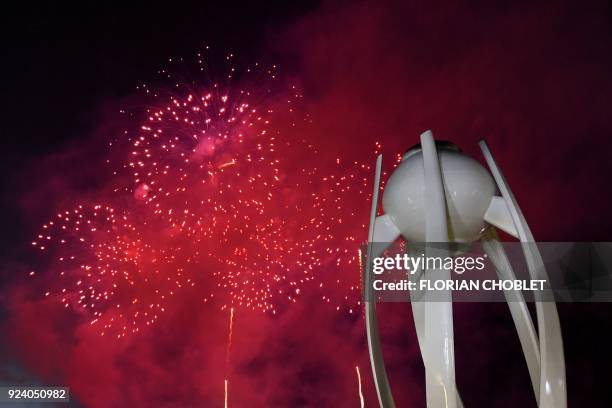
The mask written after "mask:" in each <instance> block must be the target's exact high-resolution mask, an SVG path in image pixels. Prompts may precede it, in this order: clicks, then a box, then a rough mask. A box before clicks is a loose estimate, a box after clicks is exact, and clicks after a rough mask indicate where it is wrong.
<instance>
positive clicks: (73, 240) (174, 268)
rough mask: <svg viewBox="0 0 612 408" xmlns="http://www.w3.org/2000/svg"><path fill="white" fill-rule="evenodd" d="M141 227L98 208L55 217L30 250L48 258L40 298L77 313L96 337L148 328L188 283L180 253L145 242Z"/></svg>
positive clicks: (171, 247) (161, 242)
mask: <svg viewBox="0 0 612 408" xmlns="http://www.w3.org/2000/svg"><path fill="white" fill-rule="evenodd" d="M146 236H147V228H146V224H144V223H136V222H135V221H134V220H133V219H132V218H131V216H130V215H129V214H128V213H121V212H118V211H116V210H115V209H114V208H112V207H110V206H104V205H100V204H91V205H78V206H76V207H75V208H73V209H71V210H65V211H62V212H58V213H57V214H56V216H55V217H54V218H53V219H51V220H49V221H48V222H47V223H46V224H44V225H43V226H42V228H41V231H40V233H39V234H38V236H37V239H36V240H34V241H32V246H33V247H35V248H37V249H38V250H39V251H41V252H42V253H44V254H45V255H46V256H48V257H49V259H48V260H47V262H46V264H47V265H48V271H47V272H48V273H47V276H49V277H52V279H50V280H49V281H50V282H49V284H48V287H47V290H46V292H45V296H48V297H49V296H50V297H54V298H57V299H59V301H60V302H61V303H62V304H63V305H64V306H65V307H67V308H68V307H72V308H73V309H75V310H78V311H80V312H81V313H82V314H83V315H84V316H85V317H86V318H87V319H89V321H90V324H91V325H95V326H96V327H97V328H99V331H100V334H101V335H115V336H117V337H123V336H125V335H126V334H129V333H135V332H138V331H139V330H140V328H141V327H142V326H143V325H150V324H152V323H154V322H155V321H156V320H157V319H158V318H159V316H160V315H161V314H162V313H163V312H164V311H165V308H166V303H167V302H168V299H169V298H171V297H172V296H174V295H175V294H176V293H177V291H179V290H180V289H181V288H183V287H186V286H193V285H194V282H193V281H192V280H191V279H190V278H189V277H186V276H185V274H184V273H183V270H184V269H183V268H184V265H180V262H178V261H177V259H178V257H177V254H178V253H180V251H181V248H180V247H178V246H175V245H171V244H170V242H169V241H167V240H163V239H158V240H150V239H147V238H146Z"/></svg>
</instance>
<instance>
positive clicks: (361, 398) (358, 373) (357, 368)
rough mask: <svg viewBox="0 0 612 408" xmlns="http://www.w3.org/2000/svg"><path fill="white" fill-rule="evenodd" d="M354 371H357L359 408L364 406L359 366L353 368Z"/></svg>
mask: <svg viewBox="0 0 612 408" xmlns="http://www.w3.org/2000/svg"><path fill="white" fill-rule="evenodd" d="M355 371H357V385H358V387H359V403H360V404H361V405H360V406H361V408H363V407H364V406H365V400H364V398H363V391H362V390H361V373H360V372H359V366H355Z"/></svg>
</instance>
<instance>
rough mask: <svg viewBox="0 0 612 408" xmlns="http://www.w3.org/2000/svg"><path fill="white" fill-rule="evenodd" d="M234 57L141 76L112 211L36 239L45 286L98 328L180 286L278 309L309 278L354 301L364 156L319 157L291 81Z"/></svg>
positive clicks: (136, 320) (75, 218) (115, 166)
mask: <svg viewBox="0 0 612 408" xmlns="http://www.w3.org/2000/svg"><path fill="white" fill-rule="evenodd" d="M232 58H233V57H232V56H228V58H227V61H228V64H229V68H228V69H227V74H224V75H221V76H220V78H222V79H223V81H222V82H221V81H217V82H214V81H211V80H210V79H209V78H210V76H211V74H210V73H209V72H208V71H207V68H206V64H205V59H204V57H203V56H202V55H201V54H199V55H198V58H197V59H196V60H197V61H196V67H197V69H196V70H194V71H195V72H196V74H195V75H193V74H190V75H187V77H189V78H190V79H189V80H185V79H182V78H183V77H184V76H180V75H177V74H171V73H170V72H171V70H168V69H163V70H161V71H160V73H161V74H162V76H163V78H164V81H163V82H162V84H165V86H164V85H158V86H155V87H154V86H150V85H144V84H143V85H140V86H139V90H140V91H141V92H142V93H143V94H144V96H143V98H142V99H141V104H142V106H144V107H143V108H141V109H140V110H138V109H136V110H135V112H130V111H128V110H123V111H122V112H123V113H124V114H126V115H127V117H128V118H129V121H130V124H131V125H130V126H128V128H127V129H126V130H125V132H124V133H123V134H121V135H119V136H118V137H117V138H116V139H115V140H113V141H112V142H111V143H110V157H111V158H112V160H111V159H109V160H108V163H109V165H110V166H111V167H110V168H111V170H112V174H113V181H112V184H113V186H114V187H113V188H112V191H113V192H112V194H111V195H110V197H106V196H105V197H104V198H105V199H106V200H105V201H106V202H112V203H115V207H116V208H119V210H116V209H114V208H112V207H111V206H108V205H107V206H103V205H97V204H94V205H82V206H78V207H76V208H75V209H73V210H69V211H64V212H61V213H59V214H58V215H57V219H55V220H53V221H49V222H48V223H47V224H45V225H44V226H43V228H42V231H41V233H40V234H39V236H38V238H37V240H36V241H35V242H33V245H34V246H35V247H38V248H40V249H43V248H49V249H48V250H47V251H46V252H49V253H50V254H51V256H52V258H51V260H50V261H49V263H48V265H49V266H48V272H49V274H48V276H55V277H56V279H53V280H52V282H51V283H50V284H49V285H48V286H49V288H48V290H46V295H47V296H53V297H57V298H59V300H60V301H61V302H62V303H63V304H64V305H65V306H66V307H70V306H72V307H73V308H75V309H77V310H80V311H82V312H83V314H84V315H85V316H86V317H87V318H89V320H90V323H91V324H92V325H97V327H99V330H100V333H101V334H103V335H115V336H118V337H122V336H125V335H126V334H129V333H135V332H138V331H139V330H140V328H141V327H143V325H151V324H152V323H154V322H155V321H156V320H157V319H158V318H159V316H160V314H161V313H163V312H164V311H165V310H166V308H167V307H168V306H169V299H170V298H172V297H174V296H175V295H176V294H177V293H179V292H180V291H181V289H183V288H185V287H194V286H195V287H196V291H197V292H196V293H197V295H198V296H200V297H201V298H202V300H203V302H205V303H214V304H215V305H216V307H219V308H220V309H221V310H227V309H231V310H232V311H233V308H234V307H238V308H240V307H242V308H248V309H252V310H261V311H264V312H268V313H271V314H275V313H276V312H277V310H278V308H279V306H280V305H284V304H290V303H293V302H295V301H296V300H297V299H298V298H299V297H300V296H301V294H302V291H303V287H304V286H305V285H307V284H312V287H315V288H316V287H318V289H319V290H320V291H321V300H322V301H323V302H324V303H327V304H330V305H332V306H333V307H335V309H337V310H341V309H345V310H346V311H347V312H348V313H353V312H354V311H355V310H356V309H357V307H358V305H359V266H358V261H359V256H358V252H357V248H358V247H359V244H360V243H361V240H362V236H363V235H364V234H363V231H364V230H365V225H363V224H362V220H363V219H365V217H363V213H361V212H360V211H361V210H362V209H361V208H360V206H356V205H355V202H366V200H367V198H368V194H369V193H368V192H367V191H368V190H369V187H368V185H367V183H368V177H367V175H368V174H369V170H370V167H369V165H365V164H361V163H359V162H351V163H344V162H341V161H340V159H335V158H334V159H332V160H329V158H328V157H322V156H321V155H320V154H319V147H318V146H314V145H313V144H311V143H309V142H308V141H307V140H306V137H304V136H302V137H298V136H297V134H299V133H296V132H295V131H294V130H295V129H296V127H300V126H301V127H305V126H306V127H307V125H308V123H309V118H308V116H307V115H304V114H301V113H298V112H299V109H296V105H298V104H299V101H300V99H301V94H300V92H299V91H298V88H297V87H296V86H291V85H290V86H286V84H284V83H279V80H278V75H277V73H276V67H274V66H272V67H268V68H264V67H262V66H260V65H258V64H256V65H255V66H254V67H251V68H246V69H243V70H239V69H237V68H236V67H234V66H233V59H232ZM180 66H182V65H180ZM176 70H177V71H178V69H176ZM245 78H246V79H245ZM249 78H250V79H249ZM253 78H255V80H254V79H253ZM230 80H231V81H230ZM287 90H288V91H287ZM301 134H302V135H303V134H304V130H303V129H302V133H301ZM376 149H377V150H378V149H380V146H379V145H377V146H376ZM358 220H360V221H358ZM330 286H331V287H333V288H336V289H337V288H343V290H340V291H338V290H331V288H330ZM332 293H334V294H337V293H340V297H338V296H334V295H332Z"/></svg>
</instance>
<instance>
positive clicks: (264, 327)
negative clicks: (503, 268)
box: [5, 3, 612, 408]
mask: <svg viewBox="0 0 612 408" xmlns="http://www.w3.org/2000/svg"><path fill="white" fill-rule="evenodd" d="M601 8H603V6H602V7H601ZM600 11H601V10H600V7H599V6H593V8H592V9H586V10H585V9H580V10H574V9H573V6H563V7H553V6H523V5H512V6H503V7H501V6H500V7H498V8H492V6H490V5H484V6H479V7H463V6H459V5H444V6H432V5H428V6H416V5H406V4H403V3H399V4H395V3H387V4H368V3H356V4H327V5H324V6H323V7H321V8H320V9H319V10H317V11H315V12H313V13H311V14H309V15H307V16H305V17H304V18H302V19H301V20H300V21H298V22H297V23H296V24H295V25H293V26H291V27H288V28H287V30H286V31H284V32H282V33H276V34H273V35H272V36H271V38H270V49H271V51H273V52H274V53H275V54H279V55H281V56H283V57H287V59H288V60H291V61H296V62H295V65H293V66H291V70H292V71H294V72H295V74H296V76H297V77H299V78H300V80H301V81H302V85H303V89H304V94H305V100H304V105H305V106H304V110H305V111H306V112H308V114H309V115H310V118H311V119H312V124H310V125H309V126H308V127H302V128H299V129H298V130H297V131H296V130H294V129H283V131H287V132H294V133H293V134H294V135H295V137H296V138H304V139H306V140H307V141H308V142H309V143H312V144H313V145H315V146H316V147H317V148H318V149H319V150H320V152H321V154H320V155H319V160H320V163H318V164H317V165H319V166H325V168H326V169H328V170H329V172H330V173H331V174H334V173H335V174H336V175H337V176H342V175H343V174H347V173H348V172H349V168H350V167H351V165H352V163H353V162H354V161H359V162H363V161H367V160H370V159H371V157H372V150H373V148H374V146H375V142H377V141H378V142H381V143H382V145H383V154H385V160H386V164H387V166H388V167H390V165H391V163H392V161H393V160H394V158H395V155H396V154H397V153H401V152H403V151H404V150H405V149H406V148H407V147H409V146H411V145H413V144H415V143H416V142H417V140H418V135H419V134H420V133H421V132H422V131H424V130H426V129H429V128H431V129H432V130H433V131H434V134H435V135H436V137H438V138H443V139H450V140H453V141H454V142H456V143H457V144H458V145H460V146H461V147H462V148H463V149H464V150H465V151H466V152H468V153H469V154H472V155H474V156H475V157H479V153H478V150H477V147H476V142H477V141H478V140H479V139H481V138H485V139H486V140H487V142H488V143H489V145H490V146H491V149H492V150H493V153H494V154H495V155H496V158H497V159H498V162H499V163H500V165H501V166H502V169H503V171H504V172H505V175H506V177H507V179H508V181H509V183H510V185H511V187H512V188H513V190H514V191H515V194H516V196H517V199H518V201H519V203H520V204H521V206H522V208H523V211H524V212H525V214H526V217H527V219H528V221H529V222H530V225H531V227H532V229H533V231H534V234H535V236H536V238H537V239H539V240H549V241H554V240H559V241H560V240H571V241H577V240H581V239H583V240H597V239H606V237H607V236H608V234H609V231H610V227H611V225H610V223H611V221H610V218H609V217H606V216H605V214H606V213H607V207H608V205H607V200H602V199H601V196H600V195H601V194H602V192H603V194H605V195H608V193H607V190H608V188H607V184H608V180H607V177H606V176H607V174H609V171H607V170H608V168H607V167H608V166H607V165H608V163H607V161H608V159H607V151H609V149H607V148H608V146H609V141H608V140H609V139H608V138H609V135H610V133H611V131H612V121H611V120H610V116H609V113H608V110H609V103H608V102H609V100H610V98H609V97H610V94H611V93H610V91H611V90H612V81H611V80H610V77H609V70H610V67H611V57H610V56H609V53H608V50H609V49H610V45H611V44H610V33H609V27H608V26H607V25H606V21H605V19H604V17H603V15H605V13H604V12H601V13H599V12H600ZM600 15H601V16H602V17H599V16H600ZM336 158H340V159H341V164H340V165H338V164H337V163H336V160H335V159H336ZM303 159H304V160H305V161H306V162H305V163H300V164H303V165H308V164H309V163H308V160H311V159H310V158H308V157H304V158H303ZM84 161H85V162H86V159H85V160H84ZM312 165H314V163H313V164H312ZM365 174H367V175H368V177H369V173H368V172H367V171H366V172H365ZM368 181H369V179H368ZM71 194H72V193H71ZM93 194H95V192H94V193H93ZM58 200H59V199H58ZM62 201H63V200H62ZM353 205H354V207H355V208H354V213H355V215H354V219H363V221H362V222H363V223H365V217H367V213H368V208H369V203H368V202H367V201H365V200H363V199H361V198H359V199H355V202H354V203H353ZM342 211H343V213H342V214H345V213H344V212H348V211H349V210H348V209H343V210H342ZM347 228H349V230H351V231H352V232H353V233H354V234H355V235H359V236H362V237H363V238H365V229H364V227H363V225H351V226H350V227H347ZM357 245H358V243H357ZM326 268H327V269H326V270H325V271H324V272H322V276H323V277H322V279H325V280H326V282H327V281H328V282H329V285H326V286H327V287H326V288H325V291H326V292H321V291H320V290H317V288H314V287H308V288H305V289H304V291H303V292H304V293H303V295H302V296H301V298H300V300H299V301H298V302H297V303H295V304H291V305H290V307H286V308H283V309H282V310H280V311H279V313H277V314H276V315H275V316H272V315H269V314H262V313H260V312H254V311H248V310H237V312H236V320H235V322H234V324H235V326H234V333H233V344H232V348H231V355H230V360H229V364H228V363H227V362H226V346H227V344H226V343H227V335H228V326H227V325H228V314H229V313H227V312H226V313H220V312H218V310H216V309H214V310H213V309H212V308H210V307H208V306H206V305H203V304H202V303H201V301H200V298H199V297H198V296H196V295H193V296H189V295H185V296H181V297H180V298H176V299H174V300H173V302H174V303H173V304H172V305H170V306H169V307H168V310H169V311H168V313H166V314H164V315H163V316H162V317H161V318H160V319H159V320H158V322H157V323H156V325H154V326H153V327H151V328H147V329H145V330H142V331H140V332H139V333H138V334H136V335H134V336H130V337H127V338H125V339H122V340H121V341H119V342H116V341H108V339H105V338H103V337H100V336H99V335H98V333H97V331H96V330H94V329H92V328H91V326H90V325H89V324H88V323H82V319H79V317H78V316H73V315H71V314H70V313H69V312H66V311H65V310H64V308H63V307H61V305H58V304H56V303H53V302H50V301H49V300H45V299H39V298H38V297H37V296H34V294H33V293H34V292H35V291H37V290H38V289H39V288H31V287H30V286H29V283H23V284H22V285H19V286H18V287H15V288H14V289H13V293H12V295H11V296H10V300H9V302H8V310H9V312H10V320H9V322H8V323H7V328H8V332H9V333H10V340H11V344H12V350H14V352H15V353H17V356H18V359H19V360H20V362H21V363H22V364H23V365H24V367H26V368H27V369H28V370H29V372H31V373H32V375H34V376H36V377H38V378H41V379H42V380H43V382H49V383H54V384H60V385H67V386H70V387H71V391H72V394H73V396H74V397H75V398H76V399H77V400H79V401H80V402H82V403H83V404H84V405H85V406H87V407H94V408H97V407H100V408H101V407H123V406H142V407H145V406H156V407H188V406H220V405H221V404H222V403H223V387H224V383H223V381H224V379H225V378H229V380H230V382H229V405H230V406H334V407H342V406H347V407H348V406H358V404H359V395H358V389H357V378H356V375H355V369H354V367H355V365H359V367H360V369H361V373H362V378H363V381H364V393H365V400H366V406H375V405H376V395H375V391H374V386H373V382H372V379H371V377H370V372H369V362H368V357H367V348H366V343H365V332H364V331H365V326H364V322H363V319H362V317H361V313H360V312H359V311H355V312H354V313H352V314H348V313H346V311H342V312H336V310H335V308H334V307H333V306H328V305H327V304H326V303H325V302H322V301H321V294H322V293H327V294H329V295H330V296H334V297H336V298H339V299H342V298H343V296H344V295H345V294H346V293H347V291H346V288H338V287H336V286H335V285H334V276H335V275H334V274H335V273H336V271H335V269H334V268H333V266H327V267H326ZM343 273H344V274H350V273H351V271H344V272H343ZM354 274H355V282H357V281H358V270H357V269H355V270H354ZM343 277H346V276H343ZM187 291H189V289H187ZM37 293H38V292H37ZM347 303H350V301H347ZM589 310H590V309H589ZM586 312H589V313H590V311H586V310H585V309H584V308H580V307H578V306H573V307H568V306H564V307H562V308H561V322H562V325H563V327H564V331H565V332H566V334H567V336H568V338H567V340H566V349H567V351H566V355H567V363H568V383H569V399H570V401H569V402H570V405H573V403H578V402H582V403H583V404H584V401H585V400H586V399H587V398H591V397H592V395H591V393H592V390H591V387H592V381H593V380H592V378H591V377H590V374H589V372H590V371H589V370H590V367H589V363H588V361H589V355H588V354H586V355H585V352H584V351H580V350H584V348H585V343H584V340H579V339H576V338H575V335H573V334H572V330H573V329H575V328H577V327H578V326H577V325H578V323H577V322H576V320H577V318H578V317H579V316H584V314H585V313H586ZM379 314H380V320H381V324H382V336H383V342H384V350H385V357H386V359H387V360H388V361H389V363H388V369H389V371H390V374H389V375H390V378H391V383H392V386H393V389H394V392H395V397H396V402H397V405H398V406H423V405H424V384H423V367H422V363H421V362H420V357H419V353H418V345H417V342H416V336H415V334H414V328H413V327H412V321H411V317H410V311H409V306H408V305H406V304H385V305H381V307H380V308H379ZM455 321H456V339H457V340H456V341H457V344H456V354H457V378H458V385H459V389H460V392H461V393H462V395H463V399H464V402H465V403H466V406H491V405H494V406H500V407H503V406H508V407H509V406H516V405H517V403H522V404H529V403H530V402H527V401H532V399H533V398H532V395H531V389H530V385H529V379H528V375H527V370H526V366H525V364H524V362H523V361H522V360H521V357H520V356H521V352H520V347H519V345H518V341H517V338H516V336H515V335H514V334H513V327H512V323H511V321H510V317H509V315H508V313H507V310H506V307H505V306H504V305H498V304H495V305H489V304H477V305H469V304H462V305H458V306H457V307H456V309H455ZM7 328H5V330H7ZM491 373H493V375H491ZM575 373H583V374H575Z"/></svg>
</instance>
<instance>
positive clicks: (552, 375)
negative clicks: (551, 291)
mask: <svg viewBox="0 0 612 408" xmlns="http://www.w3.org/2000/svg"><path fill="white" fill-rule="evenodd" d="M479 145H480V148H481V150H482V153H483V155H484V157H485V160H486V161H487V164H488V166H489V168H490V170H491V173H492V174H493V178H494V179H495V181H496V183H497V186H498V188H499V191H500V193H501V194H502V196H503V197H504V199H505V200H506V204H507V206H508V210H509V211H510V214H511V215H512V220H513V221H514V227H515V229H516V232H517V233H518V236H519V239H520V241H521V243H522V244H523V252H524V254H525V260H526V262H527V268H528V269H529V274H530V276H531V279H544V280H546V282H549V280H548V276H547V273H546V270H545V268H544V262H543V261H542V257H541V255H540V252H539V251H538V249H537V247H535V241H534V238H533V234H532V233H531V230H530V229H529V226H528V225H527V221H526V220H525V217H524V216H523V213H522V212H521V210H520V208H519V206H518V203H517V202H516V199H515V198H514V195H513V194H512V191H511V190H510V188H509V187H508V185H507V183H506V180H505V178H504V176H503V174H502V173H501V171H500V169H499V168H498V166H497V163H496V162H495V159H494V158H493V155H492V154H491V151H490V150H489V148H488V146H487V144H486V143H485V141H484V140H481V141H480V143H479ZM535 295H536V299H539V301H537V302H536V304H535V306H536V314H537V319H538V333H539V336H540V367H541V368H540V397H539V406H540V408H565V407H566V406H567V390H566V382H565V357H564V354H563V339H562V336H561V325H560V323H559V315H558V313H557V307H556V305H555V303H554V301H548V302H543V301H541V300H542V299H541V295H540V293H539V292H537V291H536V292H535Z"/></svg>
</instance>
